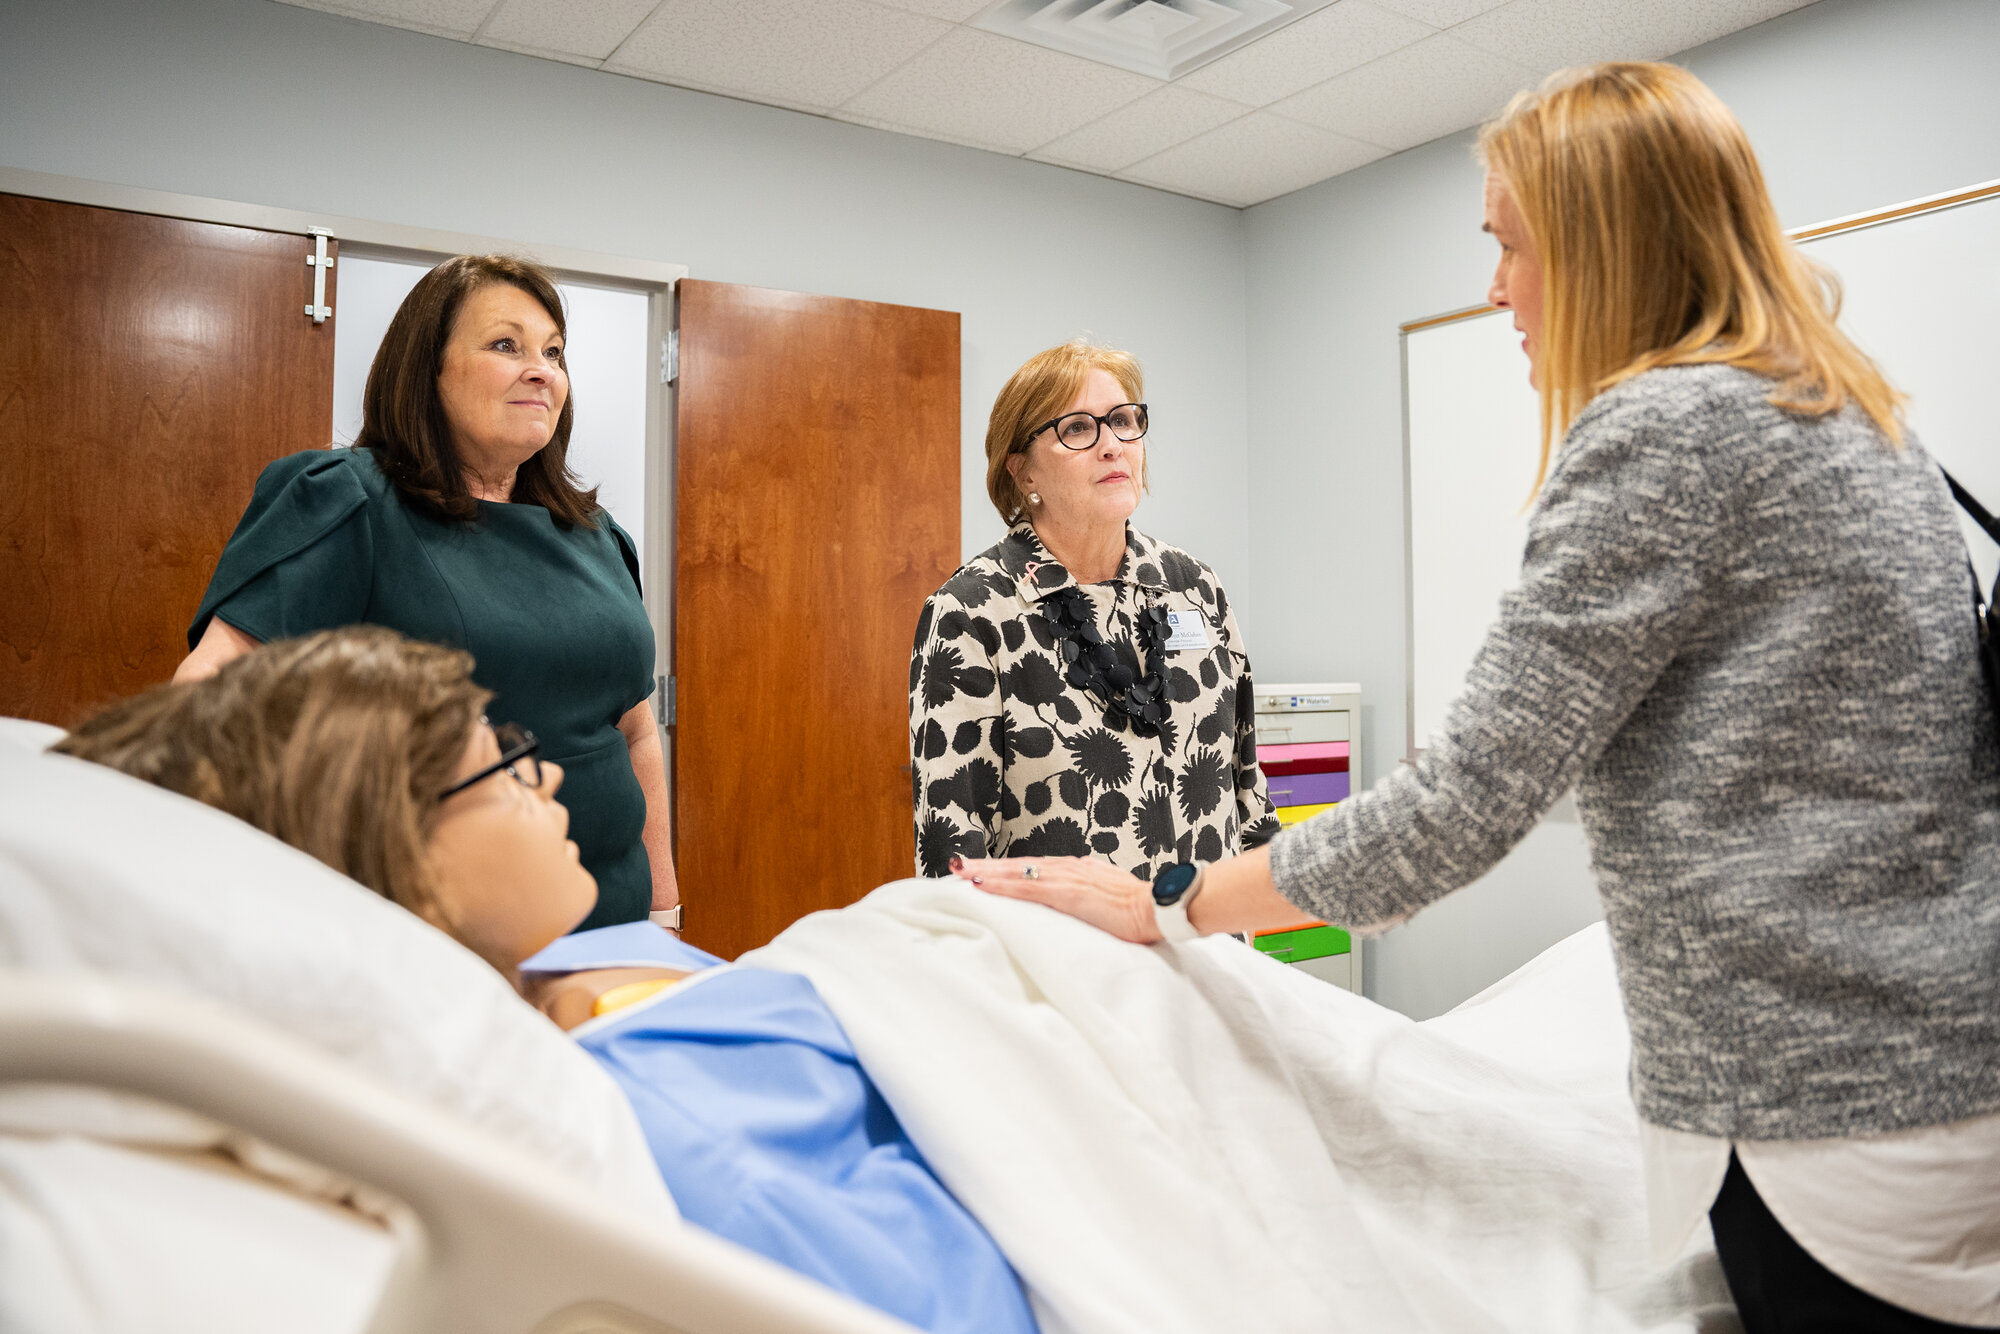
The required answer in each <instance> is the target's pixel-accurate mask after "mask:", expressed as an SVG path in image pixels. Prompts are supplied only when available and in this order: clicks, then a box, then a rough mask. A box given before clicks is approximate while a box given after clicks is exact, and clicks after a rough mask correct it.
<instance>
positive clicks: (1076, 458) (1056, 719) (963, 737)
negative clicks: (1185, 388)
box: [910, 342, 1278, 880]
mask: <svg viewBox="0 0 2000 1334" xmlns="http://www.w3.org/2000/svg"><path fill="white" fill-rule="evenodd" d="M1144 400H1145V393H1144V383H1143V380H1142V379H1141V376H1140V371H1139V363H1138V362H1137V361H1136V360H1134V359H1133V358H1132V357H1131V356H1130V355H1129V354H1127V353H1124V352H1120V351H1116V350H1114V349H1111V348H1105V347H1097V346H1093V345H1091V344H1089V343H1084V342H1072V343H1065V344H1063V345H1062V346H1061V347H1054V348H1050V349H1049V350H1048V351H1046V352H1042V353H1039V354H1038V355H1036V356H1034V357H1032V358H1030V359H1029V361H1028V362H1027V364H1026V365H1024V366H1022V367H1021V368H1020V369H1019V370H1018V371H1016V372H1014V375H1013V378H1012V379H1010V380H1009V381H1008V382H1007V385H1006V387H1005V388H1004V389H1002V390H1001V391H1000V396H999V398H998V399H996V400H995V402H994V404H993V412H992V416H991V418H990V419H989V421H988V424H987V430H986V490H987V494H988V495H989V496H991V497H992V500H993V504H994V507H995V508H996V509H998V510H999V512H1000V517H1001V518H1002V519H1003V520H1005V521H1006V522H1007V523H1008V524H1009V525H1010V526H1011V531H1009V532H1008V534H1007V536H1006V537H1005V538H1003V539H1001V541H1000V542H999V543H997V544H996V545H994V546H993V547H991V548H989V549H988V550H986V551H985V552H982V553H981V554H980V555H978V556H976V557H974V558H973V559H972V560H970V561H968V562H967V563H966V564H965V565H964V566H962V567H961V568H960V569H959V570H958V571H957V573H955V574H953V575H952V577H951V578H950V579H948V580H946V581H945V585H944V587H942V588H940V589H939V590H938V591H937V592H936V593H935V594H934V595H932V597H931V599H930V600H929V601H928V602H926V603H925V604H924V610H923V614H922V616H921V617H920V618H919V619H918V622H917V638H916V648H915V651H914V653H913V654H912V656H911V659H910V758H911V760H912V761H913V775H914V782H915V788H916V793H915V795H916V843H917V847H916V863H917V873H918V874H919V875H925V876H942V875H948V874H950V873H951V871H952V870H953V869H954V868H955V867H956V866H959V865H962V864H963V863H964V862H965V861H968V860H974V859H978V858H984V857H1014V858H1038V857H1049V858H1066V857H1090V858H1093V859H1096V860H1100V861H1102V862H1105V863H1108V864H1110V865H1112V866H1115V867H1118V868H1119V869H1121V870H1124V871H1129V872H1131V873H1132V874H1134V875H1137V876H1139V877H1141V878H1143V879H1148V880H1150V879H1151V878H1152V877H1153V875H1154V873H1155V872H1157V871H1159V870H1163V869H1165V868H1166V867H1169V866H1173V865H1175V864H1176V863H1180V862H1213V861H1219V860H1221V859H1222V858H1224V857H1229V856H1233V855H1235V854H1236V853H1238V852H1241V851H1243V850H1245V849H1248V848H1253V847H1257V846H1259V845H1260V844H1262V843H1263V842H1265V841H1266V840H1267V839H1269V838H1270V837H1271V836H1272V835H1274V834H1275V833H1277V831H1278V821H1277V817H1276V815H1275V814H1274V813H1273V811H1272V807H1271V801H1270V797H1269V795H1268V794H1267V792H1266V791H1265V787H1264V777H1263V774H1262V773H1261V772H1260V771H1259V770H1258V768H1257V738H1256V732H1255V728H1254V725H1253V714H1252V698H1251V696H1252V691H1251V685H1250V660H1249V658H1248V657H1247V656H1246V655H1245V653H1244V650H1243V640H1242V636H1241V634H1240V633H1239V632H1238V631H1237V628H1236V618H1235V616H1234V614H1232V613H1231V611H1230V609H1229V599H1228V598H1227V597H1226V596H1225V595H1224V593H1223V591H1222V585H1221V583H1220V582H1219V581H1218V580H1217V579H1216V577H1215V572H1214V571H1213V570H1211V569H1209V568H1208V566H1206V565H1204V564H1202V562H1200V561H1198V560H1196V559H1195V558H1194V557H1193V556H1190V555H1188V554H1187V553H1186V552H1184V551H1180V550H1177V549H1176V548H1174V547H1170V546H1168V545H1166V544H1165V543H1162V542H1158V541H1155V540H1154V539H1152V538H1150V537H1148V536H1146V535H1145V534H1144V533H1142V532H1140V531H1139V530H1138V529H1137V528H1134V527H1133V526H1132V525H1131V523H1130V522H1129V521H1130V519H1131V517H1132V512H1133V511H1134V510H1136V509H1137V508H1138V507H1139V499H1140V497H1141V496H1142V495H1143V494H1144V493H1145V490H1146V445H1147V429H1148V427H1149V425H1150V423H1149V421H1148V418H1147V413H1146V404H1145V401H1144ZM1070 873H1071V871H1070V870H1069V868H1068V866H1066V864H1065V863H1063V862H1061V861H1054V862H1051V863H1050V864H1049V865H1048V867H1047V868H1046V874H1048V875H1050V876H1053V877H1060V876H1063V875H1067V874H1070Z"/></svg>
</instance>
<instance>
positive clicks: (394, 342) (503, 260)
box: [354, 255, 598, 528]
mask: <svg viewBox="0 0 2000 1334" xmlns="http://www.w3.org/2000/svg"><path fill="white" fill-rule="evenodd" d="M494 283H502V284H505V285H506V286H509V287H518V288H520V289H521V290H522V291H523V292H526V293H527V294H528V295H529V296H531V297H533V298H535V300H536V301H538V302H540V303H541V306H542V309H543V310H546V311H547V312H548V315H549V318H550V319H551V320H553V321H555V326H556V332H557V333H559V334H562V335H564V337H565V338H567V336H568V323H567V321H566V320H565V319H564V316H563V304H562V296H561V294H560V293H558V292H557V291H556V284H555V279H554V278H552V277H550V276H549V272H548V270H546V269H544V268H543V267H542V266H541V265H539V264H534V263H530V262H529V261H527V260H525V259H516V258H515V257H514V256H512V255H460V256H458V257H457V258H455V259H448V260H446V261H445V262H444V263H442V264H440V265H438V266H437V267H436V268H434V269H432V270H431V271H430V272H429V273H426V274H425V275H424V276H423V277H421V278H419V279H418V280H417V285H416V286H415V287H413V288H411V289H410V294H409V295H408V296H406V297H404V298H403V304H402V305H401V306H399V307H398V308H397V310H396V318H395V319H393V320H391V321H389V332H388V333H386V334H384V335H383V336H382V346H381V347H380V348H379V349H377V350H376V353H375V364H374V365H372V366H370V367H369V368H368V387H367V388H366V389H365V390H364V391H363V392H362V396H361V434H360V435H359V436H357V437H356V438H355V441H354V445H355V448H357V449H362V448H366V449H372V450H374V451H375V458H376V460H377V461H378V462H379V463H380V464H381V466H382V472H383V475H384V476H386V477H387V478H388V479H389V480H390V482H391V483H393V484H394V485H395V488H396V491H397V493H398V494H399V495H401V496H402V497H403V499H404V500H405V501H407V502H409V504H411V505H412V506H414V507H415V508H416V509H417V510H418V511H420V512H422V513H424V514H428V515H430V516H431V517H432V518H436V519H446V520H457V521H460V522H465V521H470V520H473V519H477V518H478V517H479V502H478V501H476V500H474V499H473V497H472V492H471V491H470V489H468V488H467V487H466V485H465V469H464V461H463V460H461V459H460V458H459V456H458V450H457V448H456V447H454V446H453V444H452V440H451V423H450V421H449V420H448V419H447V418H446V416H445V411H444V397H443V395H442V394H440V393H439V392H438V376H439V375H440V374H442V373H443V371H444V349H445V344H446V343H447V342H448V341H449V340H450V338H451V328H452V325H453V323H455V322H456V321H457V319H458V312H459V308H460V307H461V306H463V305H464V304H465V298H466V297H468V296H470V295H471V294H472V293H473V292H476V291H478V290H479V289H480V288H482V287H487V286H490V285H492V284H494ZM575 406H576V398H575V395H574V394H568V395H565V396H564V398H563V406H562V415H561V416H560V417H558V418H556V429H555V433H554V434H553V435H551V436H550V437H549V442H548V444H546V445H544V446H542V448H541V449H540V450H538V451H537V452H536V453H535V455H534V456H533V457H532V458H530V459H529V460H528V461H527V462H525V463H523V464H522V465H521V466H520V469H519V470H518V471H517V472H516V473H515V474H514V494H513V497H512V498H513V499H514V500H515V501H517V502H520V503H523V504H529V505H540V506H541V507H542V508H544V509H546V510H547V511H548V512H549V513H550V515H552V516H553V517H554V518H555V521H556V522H557V523H559V524H561V525H562V526H563V527H565V528H573V527H576V526H579V525H581V526H583V527H585V528H595V527H596V526H597V518H596V516H597V514H598V506H597V489H596V488H595V487H592V488H591V489H590V490H588V491H586V490H584V489H583V486H582V485H581V483H580V482H579V481H578V480H577V477H576V474H574V473H572V472H571V471H570V470H569V428H570V421H571V419H572V418H573V417H574V415H575Z"/></svg>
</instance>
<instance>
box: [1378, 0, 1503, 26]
mask: <svg viewBox="0 0 2000 1334" xmlns="http://www.w3.org/2000/svg"><path fill="white" fill-rule="evenodd" d="M1368 3H1370V4H1372V5H1378V6H1380V7H1381V8H1383V9H1393V10H1395V11H1396V12H1397V13H1398V14H1401V15H1403V16H1405V17H1406V18H1413V19H1415V20H1416V21H1417V22H1419V23H1428V24H1430V25H1431V26H1432V27H1433V28H1449V27H1451V26H1452V25H1453V24H1455V23H1463V22H1465V21H1466V20H1467V19H1469V18H1472V17H1473V16H1474V15H1477V14H1484V13H1485V12H1486V11H1487V10H1489V9H1498V8H1500V6H1502V5H1504V4H1506V3H1507V0H1368Z"/></svg>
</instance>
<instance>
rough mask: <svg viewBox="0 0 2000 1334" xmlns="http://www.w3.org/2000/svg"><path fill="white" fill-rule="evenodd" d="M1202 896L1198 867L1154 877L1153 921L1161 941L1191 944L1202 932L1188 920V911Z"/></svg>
mask: <svg viewBox="0 0 2000 1334" xmlns="http://www.w3.org/2000/svg"><path fill="white" fill-rule="evenodd" d="M1199 893H1201V867H1199V866H1196V865H1195V864H1194V863H1193V862H1180V863H1178V864H1177V865H1174V866H1169V867H1168V868H1167V869H1166V870H1164V871H1162V872H1160V873H1159V874H1158V875H1156V876H1154V877H1153V921H1154V923H1155V924H1157V925H1158V926H1159V928H1160V938H1161V939H1162V940H1172V941H1176V942H1178V941H1183V940H1194V939H1196V938H1197V937H1198V936H1200V935H1201V932H1199V931H1197V930H1195V929H1194V923H1193V922H1190V921H1189V920H1188V908H1189V907H1190V906H1191V905H1192V904H1193V903H1194V896H1195V895H1197V894H1199Z"/></svg>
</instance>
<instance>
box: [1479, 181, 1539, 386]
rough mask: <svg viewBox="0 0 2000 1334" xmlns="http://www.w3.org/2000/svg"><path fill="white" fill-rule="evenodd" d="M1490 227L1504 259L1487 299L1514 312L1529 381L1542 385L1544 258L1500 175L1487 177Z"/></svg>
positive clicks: (1501, 261)
mask: <svg viewBox="0 0 2000 1334" xmlns="http://www.w3.org/2000/svg"><path fill="white" fill-rule="evenodd" d="M1484 230H1486V231H1489V232H1491V233H1492V234H1493V239H1494V240H1496V241H1498V242H1499V243H1500V263H1499V264H1498V265H1497V266H1496V267H1495V268H1494V270H1493V285H1492V286H1491V287H1490V288H1488V289H1487V291H1486V299H1487V300H1488V301H1489V302H1491V303H1492V304H1493V305H1496V306H1498V307H1500V308H1501V309H1502V310H1511V311H1513V312H1514V327H1515V328H1516V329H1518V330H1520V332H1521V335H1522V337H1521V350H1522V351H1523V352H1525V353H1527V354H1528V383H1529V384H1532V385H1535V386H1536V387H1538V388H1539V387H1540V385H1541V379H1540V372H1541V344H1542V258H1541V256H1540V255H1539V254H1537V253H1536V252H1535V243H1534V242H1533V241H1532V240H1530V239H1529V237H1528V229H1527V228H1526V227H1525V226H1524V225H1522V222H1521V211H1520V210H1519V209H1517V208H1515V207H1514V196H1513V195H1511V194H1509V193H1508V192H1507V187H1506V186H1505V185H1503V184H1501V182H1500V178H1499V177H1497V176H1495V175H1493V174H1492V173H1490V172H1489V173H1488V174H1487V177H1486V226H1485V229H1484Z"/></svg>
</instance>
